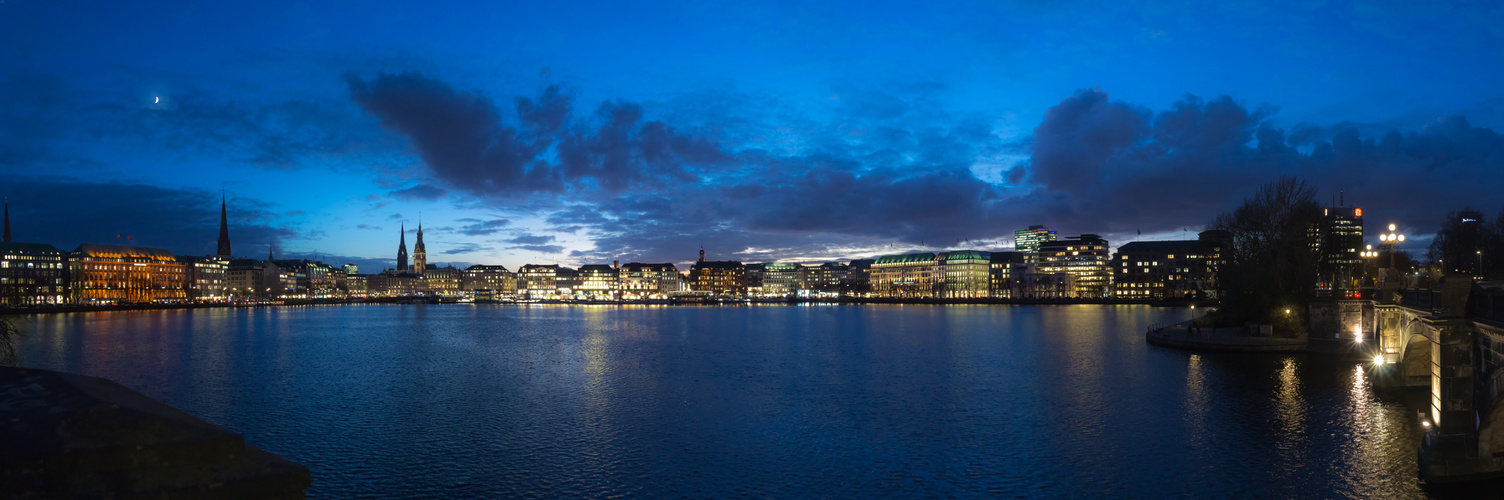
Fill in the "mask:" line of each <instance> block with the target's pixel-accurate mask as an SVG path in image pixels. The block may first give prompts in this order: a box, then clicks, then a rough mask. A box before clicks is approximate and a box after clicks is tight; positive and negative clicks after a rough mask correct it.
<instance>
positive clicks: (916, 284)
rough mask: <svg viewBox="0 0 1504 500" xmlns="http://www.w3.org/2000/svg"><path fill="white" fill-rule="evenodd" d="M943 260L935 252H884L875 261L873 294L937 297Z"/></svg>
mask: <svg viewBox="0 0 1504 500" xmlns="http://www.w3.org/2000/svg"><path fill="white" fill-rule="evenodd" d="M939 266H940V262H939V259H938V258H937V257H936V255H935V254H934V253H930V252H922V253H908V254H900V255H884V256H881V257H878V258H877V261H876V262H873V263H872V296H873V297H885V298H931V297H935V296H936V292H937V291H938V290H937V289H938V288H939V287H938V286H937V283H936V282H935V278H936V277H937V276H936V275H937V271H938V270H939V269H938V268H939Z"/></svg>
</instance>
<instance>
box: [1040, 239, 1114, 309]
mask: <svg viewBox="0 0 1504 500" xmlns="http://www.w3.org/2000/svg"><path fill="white" fill-rule="evenodd" d="M1109 257H1110V255H1109V250H1108V248H1107V240H1104V239H1102V237H1101V236H1097V235H1095V234H1083V235H1081V236H1072V237H1070V238H1069V239H1065V240H1057V241H1046V242H1043V243H1041V244H1040V245H1039V263H1038V267H1039V274H1055V273H1066V274H1070V275H1071V276H1072V277H1073V278H1074V281H1075V293H1076V297H1075V298H1091V299H1095V298H1102V297H1106V296H1107V292H1108V291H1109V290H1110V288H1111V286H1112V269H1111V268H1110V267H1109V266H1108V264H1109Z"/></svg>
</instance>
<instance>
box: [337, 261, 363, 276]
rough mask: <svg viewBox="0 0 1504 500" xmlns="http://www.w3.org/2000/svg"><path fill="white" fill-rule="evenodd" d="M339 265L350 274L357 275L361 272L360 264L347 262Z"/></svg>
mask: <svg viewBox="0 0 1504 500" xmlns="http://www.w3.org/2000/svg"><path fill="white" fill-rule="evenodd" d="M339 267H340V269H343V270H344V271H345V274H346V275H348V276H355V275H357V274H360V266H357V265H355V264H345V265H343V266H339Z"/></svg>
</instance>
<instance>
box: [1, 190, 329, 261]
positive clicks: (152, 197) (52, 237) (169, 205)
mask: <svg viewBox="0 0 1504 500" xmlns="http://www.w3.org/2000/svg"><path fill="white" fill-rule="evenodd" d="M5 190H6V196H8V197H9V201H10V211H11V226H12V230H13V233H14V239H15V240H16V241H23V242H33V243H48V244H51V245H54V246H57V247H58V248H60V249H62V250H72V249H73V248H75V247H77V246H78V245H79V244H80V243H96V244H106V245H117V244H118V245H132V246H143V247H153V248H165V249H167V250H170V251H172V252H174V253H177V254H180V255H209V254H213V253H214V252H215V251H216V250H217V247H218V243H217V242H218V239H219V201H220V194H219V193H218V192H210V191H207V190H188V189H171V188H163V187H157V186H148V185H144V184H132V183H107V182H90V181H81V180H76V179H71V178H67V177H18V176H12V177H10V178H7V179H6V184H5ZM270 208H271V206H270V205H269V204H267V203H265V202H262V201H260V200H257V199H254V198H241V197H232V198H230V199H229V202H228V215H229V222H230V242H231V248H232V249H234V250H235V255H236V256H241V255H246V256H258V257H259V256H261V255H265V250H266V249H267V248H268V246H269V245H272V244H279V243H280V242H282V241H283V240H291V239H297V238H306V237H310V236H311V237H318V236H319V235H320V234H321V233H322V232H321V231H310V232H308V233H306V234H305V233H302V232H301V231H300V230H298V229H297V227H296V226H287V225H282V224H278V223H273V222H272V221H274V220H278V219H280V214H278V213H276V212H273V211H271V210H270ZM117 235H118V236H119V237H117ZM126 236H129V237H130V238H126Z"/></svg>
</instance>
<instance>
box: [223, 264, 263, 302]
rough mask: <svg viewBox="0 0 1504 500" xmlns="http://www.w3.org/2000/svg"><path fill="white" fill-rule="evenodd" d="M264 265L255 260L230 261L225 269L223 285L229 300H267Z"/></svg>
mask: <svg viewBox="0 0 1504 500" xmlns="http://www.w3.org/2000/svg"><path fill="white" fill-rule="evenodd" d="M265 281H266V265H265V264H263V263H262V262H261V261H259V260H256V259H231V260H230V261H229V264H228V266H227V267H226V268H225V285H226V286H227V288H228V293H229V295H230V298H231V299H264V298H268V290H267V287H266V286H264V285H263V284H264V283H265Z"/></svg>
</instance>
